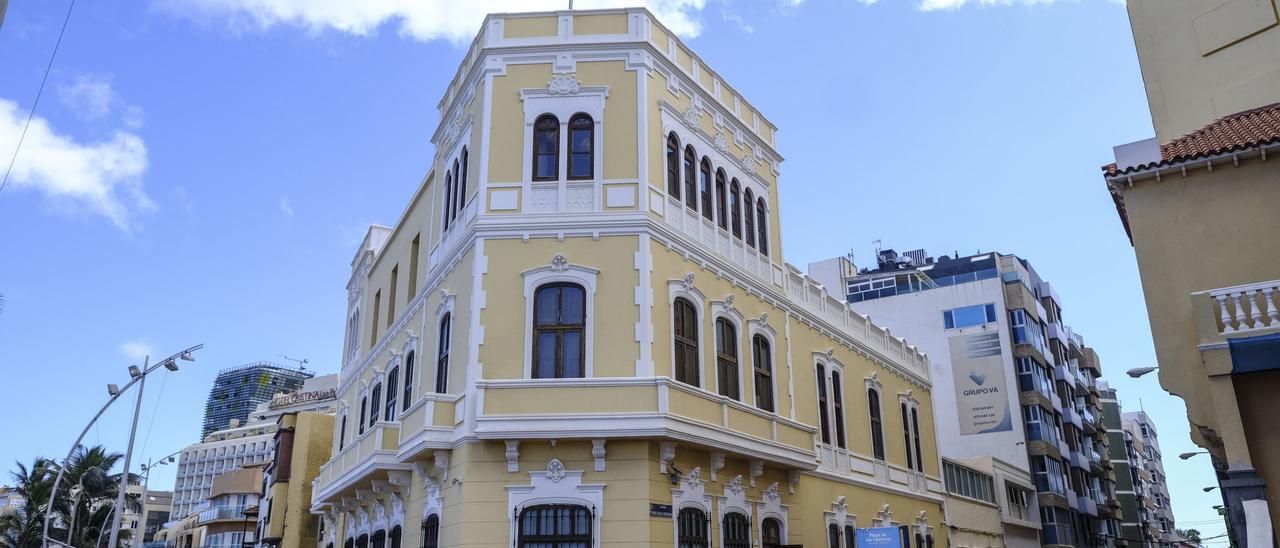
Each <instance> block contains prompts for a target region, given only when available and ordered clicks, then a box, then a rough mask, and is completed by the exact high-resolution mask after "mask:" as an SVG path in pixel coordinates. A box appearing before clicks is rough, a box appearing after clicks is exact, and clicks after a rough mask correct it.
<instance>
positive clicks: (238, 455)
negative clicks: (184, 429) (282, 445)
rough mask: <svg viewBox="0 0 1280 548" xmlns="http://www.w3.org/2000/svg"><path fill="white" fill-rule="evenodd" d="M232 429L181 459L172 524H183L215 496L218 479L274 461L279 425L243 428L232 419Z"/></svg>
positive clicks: (187, 451)
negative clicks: (214, 491) (247, 467)
mask: <svg viewBox="0 0 1280 548" xmlns="http://www.w3.org/2000/svg"><path fill="white" fill-rule="evenodd" d="M228 426H229V428H226V429H223V430H218V431H215V432H212V433H210V434H209V435H208V436H206V437H205V438H204V441H202V442H200V443H194V444H191V445H188V446H187V447H185V448H184V449H183V450H182V452H181V453H180V454H179V455H178V471H177V477H176V479H174V483H173V509H172V510H171V511H170V512H169V515H170V518H171V519H172V520H174V521H177V520H181V519H182V518H184V517H186V516H187V515H188V514H190V513H192V512H193V511H195V510H196V509H197V508H198V507H200V505H201V504H203V503H204V502H205V500H206V499H208V498H209V496H210V495H211V494H212V492H213V482H214V479H216V478H217V476H218V475H220V474H223V473H225V472H229V471H231V470H235V469H237V468H240V467H243V466H247V465H253V464H263V463H266V462H267V461H269V460H270V459H271V452H272V450H273V447H272V443H273V442H274V441H275V432H276V424H275V423H273V422H272V423H266V422H256V423H250V424H245V425H241V424H239V423H238V422H237V421H236V419H231V423H230V424H229V425H228Z"/></svg>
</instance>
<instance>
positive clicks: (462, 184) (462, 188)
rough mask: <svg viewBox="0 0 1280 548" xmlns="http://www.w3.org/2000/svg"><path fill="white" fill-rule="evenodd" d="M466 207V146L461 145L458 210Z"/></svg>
mask: <svg viewBox="0 0 1280 548" xmlns="http://www.w3.org/2000/svg"><path fill="white" fill-rule="evenodd" d="M466 207H467V147H462V176H461V177H459V178H458V211H462V210H463V209H464V208H466Z"/></svg>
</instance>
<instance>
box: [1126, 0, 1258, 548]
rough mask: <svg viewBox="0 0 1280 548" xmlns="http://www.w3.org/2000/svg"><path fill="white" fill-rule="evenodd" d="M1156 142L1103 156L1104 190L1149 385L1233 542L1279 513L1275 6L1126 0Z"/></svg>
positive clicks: (1251, 536)
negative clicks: (1213, 485) (1184, 441)
mask: <svg viewBox="0 0 1280 548" xmlns="http://www.w3.org/2000/svg"><path fill="white" fill-rule="evenodd" d="M1128 8H1129V20H1130V23H1131V25H1132V27H1133V37H1134V43H1135V45H1136V47H1137V53H1138V61H1139V63H1140V65H1141V68H1142V77H1143V82H1144V83H1145V85H1146V91H1147V102H1148V104H1149V107H1150V115H1151V120H1152V123H1153V125H1154V128H1155V137H1154V138H1151V139H1147V140H1143V141H1139V142H1136V143H1130V144H1127V145H1121V146H1117V147H1115V163H1113V164H1110V165H1107V166H1104V168H1103V172H1104V173H1103V176H1104V178H1105V180H1106V184H1107V189H1108V191H1109V192H1110V193H1111V195H1112V197H1113V199H1114V200H1115V205H1116V209H1117V211H1118V212H1119V214H1120V219H1121V221H1122V223H1123V224H1124V228H1125V230H1126V232H1127V233H1128V237H1129V240H1130V242H1131V243H1132V244H1133V248H1134V253H1135V254H1136V256H1137V259H1138V269H1139V273H1140V274H1141V279H1142V287H1143V293H1144V296H1145V298H1146V303H1147V316H1148V317H1149V318H1150V321H1151V332H1152V338H1153V339H1154V341H1155V346H1156V357H1157V359H1158V362H1159V366H1160V369H1159V378H1160V384H1161V386H1162V387H1164V389H1165V390H1167V391H1169V392H1170V393H1172V394H1174V395H1177V396H1179V397H1181V398H1182V399H1183V401H1185V402H1186V406H1187V420H1188V421H1189V422H1190V423H1191V425H1192V428H1191V438H1192V440H1193V441H1195V442H1196V444H1198V445H1200V446H1201V447H1203V448H1205V449H1206V450H1208V451H1209V452H1210V453H1211V455H1212V460H1213V464H1214V467H1215V469H1216V471H1217V472H1218V477H1219V483H1220V485H1221V488H1222V493H1223V496H1224V500H1225V502H1226V506H1227V509H1228V517H1229V518H1230V522H1231V525H1232V529H1233V530H1234V532H1235V538H1236V540H1237V541H1239V542H1241V543H1242V544H1243V543H1247V544H1248V545H1249V546H1271V545H1272V543H1273V542H1274V538H1275V525H1276V524H1278V523H1280V505H1278V504H1277V501H1276V495H1275V489H1276V488H1277V487H1276V486H1277V485H1280V437H1278V436H1275V435H1274V430H1273V428H1272V427H1271V420H1272V417H1273V416H1274V414H1275V405H1274V398H1273V396H1272V394H1274V393H1275V392H1276V390H1277V387H1278V386H1280V372H1277V369H1280V363H1278V362H1277V361H1276V360H1275V356H1276V355H1277V354H1280V320H1278V319H1277V318H1278V315H1277V308H1276V305H1277V302H1280V295H1277V292H1280V240H1277V239H1276V238H1271V237H1255V235H1270V234H1275V233H1276V232H1277V231H1278V230H1280V215H1276V211H1277V210H1280V186H1277V185H1276V184H1275V180H1276V178H1277V176H1280V172H1278V171H1277V169H1280V168H1277V165H1276V162H1273V161H1268V157H1273V156H1274V155H1276V154H1277V153H1278V152H1280V15H1277V14H1278V13H1280V11H1277V10H1278V8H1277V3H1276V1H1275V0H1259V1H1230V0H1130V1H1129V2H1128Z"/></svg>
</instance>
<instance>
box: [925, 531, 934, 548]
mask: <svg viewBox="0 0 1280 548" xmlns="http://www.w3.org/2000/svg"><path fill="white" fill-rule="evenodd" d="M924 546H925V548H933V535H932V534H928V535H925V536H924Z"/></svg>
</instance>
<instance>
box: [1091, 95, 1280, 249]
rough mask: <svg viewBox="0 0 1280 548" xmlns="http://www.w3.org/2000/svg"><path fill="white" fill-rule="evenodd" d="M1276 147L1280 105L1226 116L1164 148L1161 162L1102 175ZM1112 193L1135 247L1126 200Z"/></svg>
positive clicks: (1115, 168) (1110, 170)
mask: <svg viewBox="0 0 1280 548" xmlns="http://www.w3.org/2000/svg"><path fill="white" fill-rule="evenodd" d="M1272 143H1280V103H1272V104H1270V105H1267V106H1264V107H1258V108H1255V109H1252V110H1246V111H1244V112H1237V113H1235V114H1232V115H1230V116H1224V117H1222V118H1219V119H1217V120H1214V121H1213V122H1210V123H1209V124H1208V125H1206V126H1204V127H1202V128H1200V129H1197V130H1195V131H1193V132H1191V133H1188V134H1186V135H1183V136H1182V137H1178V138H1177V139H1174V140H1172V141H1169V142H1168V143H1165V144H1163V145H1160V161H1158V162H1150V163H1146V164H1141V165H1136V166H1129V167H1126V168H1124V169H1120V168H1119V167H1118V166H1117V165H1116V164H1114V163H1111V164H1107V165H1105V166H1102V171H1103V172H1104V173H1106V176H1107V177H1112V176H1115V175H1122V174H1126V173H1133V172H1136V171H1142V170H1146V169H1151V168H1160V167H1168V166H1172V165H1176V164H1179V163H1182V162H1187V161H1192V160H1197V159H1200V158H1205V157H1208V156H1216V155H1219V154H1226V153H1229V152H1236V151H1241V150H1246V149H1250V148H1254V147H1260V146H1264V145H1269V144H1272ZM1108 190H1110V191H1111V199H1112V200H1113V201H1115V204H1116V212H1117V213H1119V214H1120V222H1121V223H1123V224H1124V232H1125V234H1127V235H1128V236H1129V244H1130V245H1132V244H1133V232H1132V231H1130V230H1129V212H1128V210H1127V209H1126V208H1125V205H1124V196H1123V195H1122V194H1121V193H1120V192H1119V191H1117V190H1112V189H1110V188H1108Z"/></svg>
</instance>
